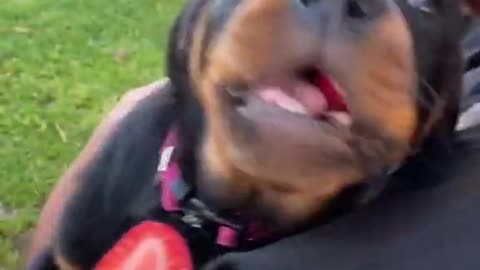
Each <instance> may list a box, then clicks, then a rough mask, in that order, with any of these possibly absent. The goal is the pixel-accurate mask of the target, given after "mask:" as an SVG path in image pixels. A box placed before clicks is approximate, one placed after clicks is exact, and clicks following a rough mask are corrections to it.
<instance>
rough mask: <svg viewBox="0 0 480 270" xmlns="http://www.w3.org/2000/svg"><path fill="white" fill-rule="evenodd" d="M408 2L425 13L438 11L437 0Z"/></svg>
mask: <svg viewBox="0 0 480 270" xmlns="http://www.w3.org/2000/svg"><path fill="white" fill-rule="evenodd" d="M408 3H409V4H410V6H412V7H415V8H417V9H419V10H421V11H422V12H425V13H429V14H434V13H436V12H437V4H436V1H435V0H408Z"/></svg>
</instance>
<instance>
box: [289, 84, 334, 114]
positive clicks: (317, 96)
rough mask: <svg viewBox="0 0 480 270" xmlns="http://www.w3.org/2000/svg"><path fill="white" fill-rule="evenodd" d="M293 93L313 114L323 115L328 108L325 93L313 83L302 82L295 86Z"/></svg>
mask: <svg viewBox="0 0 480 270" xmlns="http://www.w3.org/2000/svg"><path fill="white" fill-rule="evenodd" d="M293 94H294V96H295V99H297V100H298V101H300V102H301V103H302V104H303V106H305V108H306V109H307V111H308V113H309V114H310V115H312V116H315V117H318V116H321V115H322V114H323V113H325V112H326V111H327V110H328V103H327V99H326V98H325V95H324V94H323V93H322V92H321V91H319V89H318V88H316V87H315V86H313V85H310V84H306V83H301V84H299V85H298V86H296V87H295V88H294V91H293Z"/></svg>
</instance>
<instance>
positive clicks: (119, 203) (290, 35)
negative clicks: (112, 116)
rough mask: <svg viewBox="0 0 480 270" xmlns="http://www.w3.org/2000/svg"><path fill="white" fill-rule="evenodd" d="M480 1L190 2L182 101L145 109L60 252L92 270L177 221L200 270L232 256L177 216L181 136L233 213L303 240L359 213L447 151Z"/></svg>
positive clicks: (76, 198) (167, 98)
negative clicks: (164, 154)
mask: <svg viewBox="0 0 480 270" xmlns="http://www.w3.org/2000/svg"><path fill="white" fill-rule="evenodd" d="M479 5H480V1H476V0H470V1H467V0H464V1H451V0H432V1H429V0H424V1H422V0H417V1H415V0H410V1H407V0H398V1H393V0H392V1H391V0H308V1H307V0H242V1H238V0H195V1H190V3H189V4H188V5H187V6H186V8H185V9H184V11H183V12H182V14H181V15H180V17H179V18H178V20H177V22H176V25H175V26H174V28H173V31H172V36H171V43H170V47H169V49H170V51H169V61H168V66H167V68H168V71H169V77H170V79H171V85H170V87H169V88H170V89H169V90H167V91H165V92H164V93H161V94H158V95H154V96H152V97H151V98H149V99H148V100H146V101H144V102H143V103H142V104H141V105H139V106H138V108H136V109H135V110H134V111H132V112H131V113H130V114H129V115H128V116H127V118H126V119H125V120H124V121H123V122H122V123H121V125H120V127H119V128H118V129H117V130H116V131H115V132H114V134H113V135H112V136H111V138H110V139H109V141H108V143H106V144H105V145H103V146H102V149H101V153H100V154H98V155H97V156H96V157H95V160H93V161H92V162H91V164H89V165H88V166H87V168H86V169H85V172H84V173H83V176H82V178H83V182H82V183H81V185H80V187H78V189H77V190H76V192H75V193H74V195H73V196H72V197H71V198H70V199H69V204H68V205H67V206H66V210H65V213H64V216H63V220H62V224H61V226H60V228H59V230H58V234H57V240H56V243H55V244H53V245H52V247H51V250H49V251H46V254H47V253H51V254H53V253H55V256H56V257H57V258H58V260H57V261H60V262H61V264H62V265H64V268H65V269H90V268H91V267H92V266H93V265H94V264H95V263H96V262H97V261H98V260H99V259H100V257H101V256H102V254H104V253H105V252H106V251H107V250H108V249H109V248H110V247H111V246H112V245H113V244H114V243H115V241H116V240H117V239H118V237H119V236H120V235H121V234H122V233H123V232H125V230H127V229H128V228H130V227H131V226H133V225H134V224H135V223H137V222H139V221H142V220H146V219H156V220H160V221H165V222H171V223H172V224H174V225H175V226H176V227H177V228H178V229H179V231H181V232H182V233H183V234H184V235H185V236H186V238H187V239H188V240H189V243H190V245H191V249H192V253H193V255H194V258H195V260H196V264H197V266H198V267H200V266H201V265H203V264H204V263H205V262H206V261H209V260H211V259H213V258H214V257H215V256H217V255H218V254H219V253H222V252H223V251H222V250H219V249H218V247H217V246H216V245H215V243H214V237H215V228H214V229H212V228H210V227H208V226H207V227H205V228H204V229H203V230H202V231H201V232H197V231H195V232H193V231H192V230H193V229H192V228H190V227H189V225H188V224H185V223H184V222H183V221H182V220H181V217H179V216H178V215H177V214H170V213H167V212H165V211H163V210H162V207H161V204H160V201H159V196H158V189H157V188H156V187H155V186H154V180H153V179H154V176H155V173H156V169H157V165H158V160H159V158H160V157H159V153H158V152H159V149H160V147H161V145H162V142H163V140H164V139H165V137H166V135H167V133H168V132H169V130H170V129H171V128H172V125H177V126H178V131H179V133H178V134H179V139H180V144H179V147H180V151H179V152H178V153H176V154H177V155H178V159H179V165H180V168H181V172H182V176H183V178H184V180H185V181H186V182H187V183H188V184H189V186H190V187H192V188H193V192H192V194H194V196H195V197H196V198H199V199H201V200H202V201H203V202H205V203H206V205H208V207H209V208H210V209H213V211H214V212H215V213H217V214H218V215H219V216H225V217H231V216H232V214H233V213H237V212H241V213H242V215H243V217H247V218H259V219H262V220H263V221H265V222H269V223H271V224H272V226H275V228H279V229H281V230H283V231H285V232H291V231H292V230H294V229H296V228H299V227H301V226H303V225H306V224H307V225H308V224H312V222H313V221H314V220H315V219H317V218H319V217H321V216H322V214H325V213H329V212H331V211H329V210H330V209H331V208H332V207H335V205H334V202H337V201H338V200H337V199H338V198H339V197H342V198H343V197H347V200H348V201H353V202H355V201H357V200H356V199H351V196H353V195H352V193H348V194H347V193H346V191H351V190H354V189H355V188H357V187H363V186H364V185H367V186H368V185H369V184H371V183H372V184H375V183H376V182H377V179H378V178H379V177H380V178H381V177H383V176H384V175H385V174H387V173H388V172H390V171H392V170H393V169H395V168H397V167H398V166H400V165H401V164H404V163H408V162H409V160H410V159H412V158H414V157H415V156H416V155H418V154H419V153H422V152H424V151H429V149H433V148H440V147H447V146H448V143H449V142H450V140H451V137H452V134H453V130H454V127H455V125H456V120H457V115H458V106H459V97H460V94H461V76H462V71H463V61H462V56H461V48H460V42H461V40H462V35H463V31H464V30H465V27H466V25H465V22H466V20H465V18H466V16H470V15H472V14H473V13H474V11H478V10H479ZM355 194H357V193H355ZM349 195H351V196H349ZM355 197H356V196H355ZM350 199H351V200H350ZM47 255H48V254H47ZM47 257H48V256H47ZM66 265H68V267H67V266H66Z"/></svg>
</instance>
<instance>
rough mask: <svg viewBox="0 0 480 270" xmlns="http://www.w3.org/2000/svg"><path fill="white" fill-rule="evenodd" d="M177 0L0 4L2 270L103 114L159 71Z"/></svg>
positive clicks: (16, 0)
mask: <svg viewBox="0 0 480 270" xmlns="http://www.w3.org/2000/svg"><path fill="white" fill-rule="evenodd" d="M183 3H184V0H116V1H110V0H94V1H88V0H86V1H82V0H1V1H0V270H4V269H5V270H13V269H18V263H19V261H20V259H21V257H22V252H23V250H24V248H25V246H26V245H27V243H28V240H29V237H30V233H31V230H32V227H33V225H34V223H35V221H36V219H37V217H38V214H39V211H40V207H41V206H42V203H43V202H44V200H45V198H46V196H47V195H48V193H49V191H50V189H51V187H52V185H53V184H54V183H55V182H56V181H57V179H58V178H59V177H60V176H61V175H62V173H63V171H64V170H65V169H66V168H67V167H68V165H69V163H70V162H71V161H72V160H73V159H74V158H75V156H76V154H78V152H79V150H80V149H81V148H82V146H83V145H84V144H85V142H86V140H87V139H88V136H89V135H90V133H91V132H92V130H93V128H94V127H95V126H96V124H97V123H98V121H99V120H100V118H101V117H102V116H103V114H104V113H105V112H107V111H108V110H109V109H111V108H112V106H113V104H114V103H115V102H116V101H117V100H118V98H119V97H121V96H122V94H123V93H125V92H126V91H127V90H128V89H131V88H134V87H137V86H141V85H143V84H148V83H150V82H152V81H154V80H157V79H159V78H160V77H161V76H162V75H163V68H164V49H165V46H166V42H167V36H168V31H169V28H170V26H171V23H172V22H173V19H174V17H175V15H176V14H177V12H178V11H179V9H180V7H181V6H182V4H183Z"/></svg>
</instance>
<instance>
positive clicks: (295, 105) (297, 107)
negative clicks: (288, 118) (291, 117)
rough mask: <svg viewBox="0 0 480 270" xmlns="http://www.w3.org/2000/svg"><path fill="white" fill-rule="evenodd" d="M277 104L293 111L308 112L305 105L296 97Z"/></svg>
mask: <svg viewBox="0 0 480 270" xmlns="http://www.w3.org/2000/svg"><path fill="white" fill-rule="evenodd" d="M275 105H277V106H278V107H280V108H282V109H285V110H287V111H289V112H292V113H298V114H307V110H306V109H305V106H303V105H302V104H301V103H300V102H298V101H296V100H295V99H290V100H283V101H282V102H278V103H276V104H275Z"/></svg>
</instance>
